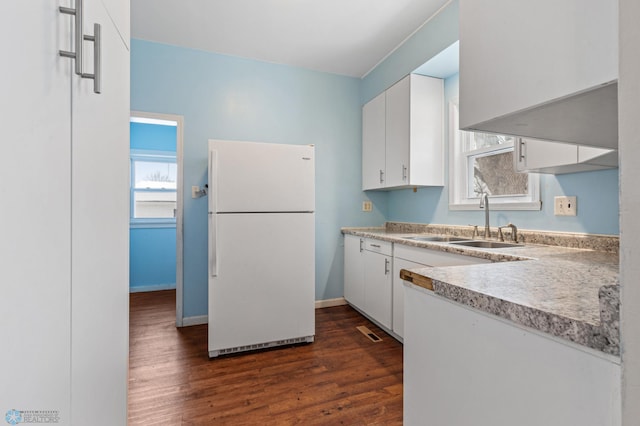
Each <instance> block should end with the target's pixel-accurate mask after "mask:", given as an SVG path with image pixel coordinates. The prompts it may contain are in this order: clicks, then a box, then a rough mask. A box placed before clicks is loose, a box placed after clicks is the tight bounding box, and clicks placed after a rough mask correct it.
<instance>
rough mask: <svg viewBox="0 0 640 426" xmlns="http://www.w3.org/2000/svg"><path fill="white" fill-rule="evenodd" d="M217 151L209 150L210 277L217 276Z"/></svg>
mask: <svg viewBox="0 0 640 426" xmlns="http://www.w3.org/2000/svg"><path fill="white" fill-rule="evenodd" d="M216 166H217V152H216V151H209V269H210V271H211V272H210V273H211V276H212V277H217V276H218V229H217V223H218V221H217V218H216V196H217V193H218V191H217V189H218V187H217V183H218V182H217V181H218V179H216V173H217V170H216Z"/></svg>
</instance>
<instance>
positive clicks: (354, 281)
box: [344, 235, 364, 309]
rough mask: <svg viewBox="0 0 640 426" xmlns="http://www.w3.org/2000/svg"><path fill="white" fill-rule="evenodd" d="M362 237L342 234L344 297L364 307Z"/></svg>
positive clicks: (353, 303) (355, 304) (357, 305)
mask: <svg viewBox="0 0 640 426" xmlns="http://www.w3.org/2000/svg"><path fill="white" fill-rule="evenodd" d="M363 244H364V241H363V238H361V237H356V236H355V235H345V236H344V298H345V300H346V301H347V302H349V303H350V304H352V305H354V306H356V307H358V308H360V309H364V251H363Z"/></svg>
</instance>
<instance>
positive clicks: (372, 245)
mask: <svg viewBox="0 0 640 426" xmlns="http://www.w3.org/2000/svg"><path fill="white" fill-rule="evenodd" d="M371 247H375V248H380V245H379V244H371Z"/></svg>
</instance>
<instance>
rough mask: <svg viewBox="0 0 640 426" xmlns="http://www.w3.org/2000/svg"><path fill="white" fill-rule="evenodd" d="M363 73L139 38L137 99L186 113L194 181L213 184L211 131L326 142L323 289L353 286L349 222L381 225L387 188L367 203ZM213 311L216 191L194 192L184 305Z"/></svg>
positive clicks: (319, 284)
mask: <svg viewBox="0 0 640 426" xmlns="http://www.w3.org/2000/svg"><path fill="white" fill-rule="evenodd" d="M360 99H361V93H360V80H359V79H356V78H350V77H344V76H338V75H332V74H326V73H320V72H315V71H309V70H305V69H300V68H294V67H290V66H284V65H277V64H270V63H264V62H258V61H254V60H249V59H242V58H237V57H230V56H225V55H218V54H212V53H207V52H203V51H198V50H191V49H183V48H178V47H174V46H168V45H163V44H158V43H152V42H147V41H142V40H135V39H134V40H132V43H131V109H133V110H137V111H147V112H160V113H167V114H177V115H182V116H184V191H185V194H189V193H190V189H189V188H190V187H191V186H192V185H200V186H202V185H204V184H205V183H206V178H207V140H208V139H209V138H220V139H236V140H256V141H264V142H275V143H291V144H314V145H315V147H316V206H317V211H316V299H318V300H321V299H330V298H336V297H341V296H342V293H343V290H342V288H343V285H342V279H343V250H342V235H341V234H340V227H342V226H366V225H380V224H382V223H383V222H384V220H385V216H386V213H387V212H386V202H385V200H384V199H385V198H386V194H385V195H383V196H380V195H377V194H374V195H372V197H373V198H374V201H375V203H376V210H375V211H374V212H373V213H362V212H361V205H362V201H364V200H367V199H368V196H367V194H364V193H363V192H362V191H361V174H362V172H361V115H362V113H361V101H360ZM206 314H207V199H206V197H203V198H200V199H192V198H190V197H185V203H184V315H185V317H190V316H198V315H206Z"/></svg>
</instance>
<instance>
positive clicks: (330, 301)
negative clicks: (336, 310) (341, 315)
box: [316, 297, 347, 309]
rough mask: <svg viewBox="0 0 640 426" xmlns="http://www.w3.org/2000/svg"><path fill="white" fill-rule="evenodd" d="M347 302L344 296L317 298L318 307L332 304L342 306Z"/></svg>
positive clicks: (328, 306) (327, 306) (326, 306)
mask: <svg viewBox="0 0 640 426" xmlns="http://www.w3.org/2000/svg"><path fill="white" fill-rule="evenodd" d="M346 304H347V301H346V300H344V297H338V298H337V299H325V300H316V309H320V308H330V307H332V306H342V305H346Z"/></svg>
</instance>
